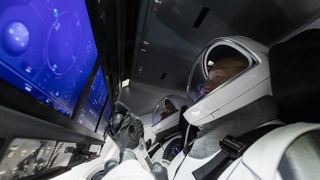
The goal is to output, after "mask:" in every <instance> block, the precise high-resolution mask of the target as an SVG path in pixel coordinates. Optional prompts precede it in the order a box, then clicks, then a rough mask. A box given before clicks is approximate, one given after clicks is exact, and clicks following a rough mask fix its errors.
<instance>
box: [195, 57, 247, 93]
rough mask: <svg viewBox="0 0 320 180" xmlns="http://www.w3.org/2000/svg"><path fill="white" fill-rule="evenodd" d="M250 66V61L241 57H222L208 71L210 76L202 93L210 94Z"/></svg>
mask: <svg viewBox="0 0 320 180" xmlns="http://www.w3.org/2000/svg"><path fill="white" fill-rule="evenodd" d="M246 67H248V62H247V61H246V60H244V59H240V58H222V59H220V60H219V61H217V62H216V64H215V65H214V66H213V67H212V68H211V69H210V71H209V72H208V77H207V79H206V81H205V83H204V85H203V87H202V88H201V89H200V93H201V94H202V95H207V94H209V93H210V92H211V91H212V90H214V89H216V88H217V87H219V86H220V85H221V84H223V83H224V82H226V81H227V80H229V79H230V78H232V77H234V76H235V75H237V74H238V73H240V72H241V71H243V70H244V69H245V68H246Z"/></svg>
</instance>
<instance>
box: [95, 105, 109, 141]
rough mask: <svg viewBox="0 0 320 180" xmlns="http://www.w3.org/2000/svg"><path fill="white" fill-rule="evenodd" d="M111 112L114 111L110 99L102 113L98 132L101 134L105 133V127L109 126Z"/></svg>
mask: <svg viewBox="0 0 320 180" xmlns="http://www.w3.org/2000/svg"><path fill="white" fill-rule="evenodd" d="M111 112H112V106H111V104H110V101H108V102H107V104H106V107H105V108H104V111H103V113H102V116H101V120H100V123H99V126H98V129H97V133H98V134H100V135H103V134H104V131H105V127H106V126H107V124H108V121H109V118H110V116H111Z"/></svg>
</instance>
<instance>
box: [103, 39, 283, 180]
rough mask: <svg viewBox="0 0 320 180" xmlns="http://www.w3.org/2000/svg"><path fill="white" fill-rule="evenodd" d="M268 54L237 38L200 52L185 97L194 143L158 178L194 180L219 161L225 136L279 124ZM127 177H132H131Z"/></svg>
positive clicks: (112, 176)
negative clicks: (188, 100)
mask: <svg viewBox="0 0 320 180" xmlns="http://www.w3.org/2000/svg"><path fill="white" fill-rule="evenodd" d="M267 52H268V49H267V48H266V47H265V46H263V45H261V44H259V43H257V42H255V41H253V40H251V39H248V38H245V37H240V36H236V37H226V38H218V39H216V40H214V41H213V42H212V43H210V45H209V46H208V47H207V48H206V49H205V50H204V51H203V53H202V54H201V55H200V56H199V58H198V59H197V61H196V62H195V64H194V66H193V68H192V73H191V75H190V77H189V85H188V92H187V93H188V97H189V98H191V99H192V100H194V101H195V104H194V105H192V106H191V107H189V108H188V110H187V111H186V112H185V113H184V114H183V115H184V117H185V119H186V120H187V121H188V123H190V124H191V125H194V126H197V127H199V128H200V131H199V132H198V134H197V137H196V138H195V139H194V141H192V142H190V143H188V144H187V146H188V147H189V148H186V149H188V150H187V151H183V152H180V153H179V154H178V155H177V156H176V157H175V158H174V159H173V161H172V162H171V164H170V165H169V166H168V167H167V171H166V170H165V169H164V168H162V170H161V173H158V174H162V175H163V174H166V173H167V175H166V176H164V175H163V176H161V177H166V178H168V179H170V180H171V179H178V180H180V179H184V180H189V179H190V180H193V179H196V178H195V175H194V172H195V171H197V170H198V169H200V170H201V167H203V166H204V165H205V164H207V163H208V162H210V160H212V159H213V158H214V157H215V156H216V155H217V153H218V152H219V151H220V150H221V147H220V145H219V142H220V140H221V139H223V138H224V137H226V136H227V135H231V136H235V137H237V136H240V135H242V134H244V133H246V132H248V131H251V130H253V129H255V128H257V127H259V126H263V125H264V124H270V123H275V124H277V123H281V122H278V120H277V113H278V110H277V107H276V105H275V104H274V103H273V101H272V100H271V98H270V96H271V95H272V93H271V83H270V72H269V64H268V58H267ZM199 72H201V73H200V74H199ZM201 80H202V81H201ZM199 87H200V89H199ZM195 91H196V92H195ZM197 95H198V97H197ZM199 95H200V96H201V98H199ZM123 163H125V164H128V163H126V161H125V162H123ZM123 163H121V164H123ZM121 164H120V165H119V166H118V167H116V168H115V170H111V171H110V173H108V174H107V175H106V176H105V177H104V178H105V179H112V178H114V177H117V176H114V175H115V174H114V173H112V172H115V171H117V170H116V169H119V168H120V167H121ZM123 166H125V165H123ZM132 167H133V166H132ZM134 167H135V168H138V166H134ZM135 168H133V169H132V172H133V171H135V170H134V169H135ZM160 169H161V168H160ZM118 171H119V172H120V170H118ZM152 172H153V170H151V171H150V172H148V171H145V173H147V174H149V175H150V174H151V176H148V178H149V179H157V177H159V176H155V175H152V174H153V173H152ZM121 173H122V171H121ZM145 173H141V179H148V178H146V177H147V176H146V174H145ZM125 174H126V173H125ZM126 175H128V176H127V178H128V177H130V172H129V173H127V174H126ZM117 178H118V177H117ZM118 179H119V178H118ZM123 179H126V178H123Z"/></svg>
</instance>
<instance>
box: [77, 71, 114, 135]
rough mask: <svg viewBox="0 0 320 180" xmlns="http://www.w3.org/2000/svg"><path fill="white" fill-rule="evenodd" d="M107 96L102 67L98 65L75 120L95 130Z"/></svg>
mask: <svg viewBox="0 0 320 180" xmlns="http://www.w3.org/2000/svg"><path fill="white" fill-rule="evenodd" d="M107 97H108V92H107V87H106V83H105V80H104V76H103V72H102V69H101V67H99V69H98V71H97V74H96V76H95V77H94V79H93V81H92V84H91V86H90V90H89V93H88V96H87V97H86V100H85V103H84V105H83V107H82V109H81V114H80V116H79V119H78V120H77V122H78V123H79V124H81V125H83V126H85V127H87V128H88V129H90V130H92V131H95V129H96V126H97V124H98V120H99V116H100V114H101V112H102V110H103V106H104V104H105V103H106V101H107Z"/></svg>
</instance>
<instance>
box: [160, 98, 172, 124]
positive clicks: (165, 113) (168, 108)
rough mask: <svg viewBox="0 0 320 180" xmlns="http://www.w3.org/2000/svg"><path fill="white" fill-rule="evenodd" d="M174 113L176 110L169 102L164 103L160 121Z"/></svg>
mask: <svg viewBox="0 0 320 180" xmlns="http://www.w3.org/2000/svg"><path fill="white" fill-rule="evenodd" d="M175 111H176V108H175V107H174V106H173V104H172V103H171V102H169V101H166V102H165V108H164V109H163V112H162V113H161V115H160V116H161V120H162V119H164V118H166V117H168V116H170V115H171V114H173V113H174V112H175Z"/></svg>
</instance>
